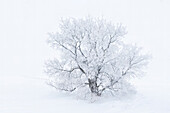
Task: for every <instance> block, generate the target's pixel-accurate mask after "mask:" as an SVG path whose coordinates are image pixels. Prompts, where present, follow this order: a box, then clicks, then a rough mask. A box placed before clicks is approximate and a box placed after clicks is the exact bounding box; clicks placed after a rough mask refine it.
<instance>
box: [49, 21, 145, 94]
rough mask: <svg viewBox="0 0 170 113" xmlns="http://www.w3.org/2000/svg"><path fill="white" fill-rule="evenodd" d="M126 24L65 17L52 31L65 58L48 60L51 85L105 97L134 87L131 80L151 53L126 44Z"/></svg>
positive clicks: (50, 40)
mask: <svg viewBox="0 0 170 113" xmlns="http://www.w3.org/2000/svg"><path fill="white" fill-rule="evenodd" d="M126 33H127V32H126V30H125V27H123V26H122V25H121V24H119V25H114V24H112V23H111V22H108V21H106V20H104V19H94V18H85V19H75V18H69V19H63V20H62V21H61V24H60V27H59V30H58V31H57V32H56V33H50V34H49V36H50V38H49V40H48V42H49V44H50V45H51V46H52V47H54V48H55V49H57V50H60V53H61V54H60V55H61V56H62V57H61V59H55V60H51V61H48V62H47V63H46V72H47V73H48V75H49V76H50V82H49V83H48V84H49V85H51V86H53V87H55V88H56V89H59V90H64V91H69V92H73V91H79V90H81V89H83V91H82V93H85V92H86V93H87V92H88V93H91V94H95V95H97V96H101V95H102V94H103V93H104V92H112V93H114V92H117V91H122V90H126V89H128V88H129V87H130V85H129V83H128V80H129V78H131V77H137V76H139V75H141V73H142V72H143V71H142V69H143V67H144V66H145V65H146V64H147V61H148V60H147V55H143V54H141V53H140V50H141V49H140V48H138V47H136V46H133V45H128V44H125V43H124V42H123V41H122V39H123V38H124V36H125V35H126Z"/></svg>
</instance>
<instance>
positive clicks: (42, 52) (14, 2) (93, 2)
mask: <svg viewBox="0 0 170 113" xmlns="http://www.w3.org/2000/svg"><path fill="white" fill-rule="evenodd" d="M169 6H170V2H169V1H168V0H1V1H0V76H41V75H42V74H43V65H44V60H46V59H47V58H50V57H51V56H55V55H57V53H55V51H54V50H52V49H50V48H49V47H48V45H47V44H46V39H47V38H48V36H47V32H55V30H56V29H57V25H58V20H59V19H60V18H61V17H85V16H88V15H91V16H93V17H101V16H103V17H104V18H106V19H108V20H111V21H112V22H114V23H122V24H123V25H125V26H127V30H128V34H127V36H126V37H127V39H126V40H127V41H128V42H131V43H137V44H138V45H140V46H143V47H144V48H145V50H147V51H149V52H150V53H151V54H152V56H153V59H152V61H151V63H150V65H149V69H148V70H149V71H148V74H147V75H148V78H150V79H149V80H150V81H149V80H148V82H146V84H149V83H150V82H156V83H155V85H160V84H162V83H163V84H165V85H170V84H169V81H170V77H169V75H168V73H169V67H170V51H169V48H170V45H169V42H170V39H169V38H170V31H169V30H170V21H169V20H170V13H169V11H170V7H169ZM160 81H162V82H160Z"/></svg>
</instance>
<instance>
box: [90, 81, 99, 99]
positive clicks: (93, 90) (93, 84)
mask: <svg viewBox="0 0 170 113" xmlns="http://www.w3.org/2000/svg"><path fill="white" fill-rule="evenodd" d="M88 82H89V88H90V91H91V93H94V94H96V95H97V96H101V93H99V91H98V86H97V78H94V79H88Z"/></svg>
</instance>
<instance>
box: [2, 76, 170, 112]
mask: <svg viewBox="0 0 170 113" xmlns="http://www.w3.org/2000/svg"><path fill="white" fill-rule="evenodd" d="M151 88H152V89H151ZM151 88H149V86H148V88H143V91H140V92H138V93H137V94H136V95H135V96H131V97H124V98H123V97H122V98H108V99H106V100H98V101H96V102H95V103H91V102H90V101H84V100H80V99H77V98H76V97H74V96H71V95H68V94H63V93H62V94H61V93H57V91H56V90H55V89H52V88H51V87H49V86H47V85H46V84H45V83H44V79H40V78H30V77H19V76H18V77H17V76H15V77H4V78H3V79H2V78H1V79H0V91H1V93H0V113H96V112H97V113H113V112H116V113H117V112H119V113H136V112H137V113H168V112H169V111H170V108H169V105H170V99H169V98H170V95H168V94H165V93H166V92H167V91H166V90H167V89H163V88H162V89H157V87H151ZM160 91H161V92H160Z"/></svg>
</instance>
